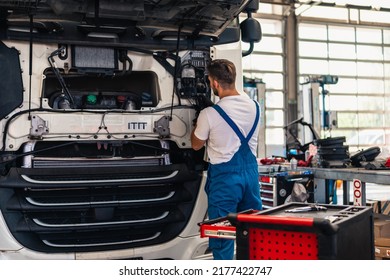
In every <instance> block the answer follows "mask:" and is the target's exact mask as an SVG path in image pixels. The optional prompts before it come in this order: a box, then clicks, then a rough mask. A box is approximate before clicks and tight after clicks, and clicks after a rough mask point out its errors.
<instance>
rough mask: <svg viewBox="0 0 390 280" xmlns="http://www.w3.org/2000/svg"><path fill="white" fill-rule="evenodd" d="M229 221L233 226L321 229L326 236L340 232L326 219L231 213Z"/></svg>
mask: <svg viewBox="0 0 390 280" xmlns="http://www.w3.org/2000/svg"><path fill="white" fill-rule="evenodd" d="M228 220H229V221H230V222H231V223H232V224H237V222H244V223H257V224H273V225H285V226H302V227H313V228H318V229H320V230H321V231H322V232H323V233H325V234H328V235H330V234H334V233H336V232H337V231H338V230H339V227H338V226H337V225H334V224H331V223H330V222H329V221H328V220H326V219H321V218H309V217H286V216H270V215H248V214H237V213H230V214H229V215H228Z"/></svg>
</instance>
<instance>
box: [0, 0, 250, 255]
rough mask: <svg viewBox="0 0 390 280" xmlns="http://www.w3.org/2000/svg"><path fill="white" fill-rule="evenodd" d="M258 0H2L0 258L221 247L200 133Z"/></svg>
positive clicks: (203, 250)
mask: <svg viewBox="0 0 390 280" xmlns="http://www.w3.org/2000/svg"><path fill="white" fill-rule="evenodd" d="M248 2H250V1H246V0H229V1H209V0H200V1H171V0H164V1H140V0H137V1H108V0H100V1H79V0H77V1H76V0H73V1H64V0H61V1H59V0H46V1H27V2H19V1H0V61H1V63H0V73H1V75H0V127H1V131H2V135H1V140H0V236H2V238H1V240H0V252H1V253H0V259H203V258H208V257H210V256H211V255H210V252H209V251H208V241H207V240H206V239H200V238H199V228H198V225H197V224H198V223H199V222H201V221H203V220H204V219H205V218H206V216H207V199H206V196H205V193H204V190H203V186H204V183H205V175H206V172H205V171H206V170H207V161H206V160H205V159H206V155H205V151H204V149H202V150H200V151H194V150H192V149H191V142H190V134H191V131H192V129H193V124H194V120H195V119H196V117H197V114H198V113H199V111H200V110H202V109H203V108H204V107H205V106H206V105H205V104H206V102H205V100H207V99H210V98H211V99H212V92H211V90H210V87H209V84H208V78H207V77H208V73H207V69H206V66H207V64H208V63H209V62H210V60H212V59H215V58H228V59H230V60H232V61H234V62H235V63H236V65H237V70H238V73H240V71H241V69H242V67H241V55H242V51H241V47H240V46H241V44H240V40H241V31H240V25H239V22H238V15H239V14H240V13H241V12H243V11H244V9H245V7H246V6H247V5H248ZM238 77H240V75H238ZM237 86H238V88H239V89H240V88H242V82H241V81H238V85H237Z"/></svg>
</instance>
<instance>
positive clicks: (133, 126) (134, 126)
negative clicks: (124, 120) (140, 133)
mask: <svg viewBox="0 0 390 280" xmlns="http://www.w3.org/2000/svg"><path fill="white" fill-rule="evenodd" d="M147 125H148V123H147V122H129V123H128V124H127V128H128V129H130V130H146V126H147Z"/></svg>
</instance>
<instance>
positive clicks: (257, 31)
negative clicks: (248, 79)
mask: <svg viewBox="0 0 390 280" xmlns="http://www.w3.org/2000/svg"><path fill="white" fill-rule="evenodd" d="M258 9H259V1H257V0H252V1H251V2H249V4H248V5H247V6H246V8H245V11H246V12H247V15H248V18H247V19H245V20H244V21H243V22H242V23H241V24H240V29H241V40H242V41H243V42H245V43H249V44H250V47H249V50H247V51H245V52H243V53H242V56H247V55H249V54H251V53H252V51H253V47H254V43H258V42H260V40H261V37H262V32H261V26H260V23H259V22H258V21H257V20H255V19H254V18H252V13H253V12H256V11H257V10H258Z"/></svg>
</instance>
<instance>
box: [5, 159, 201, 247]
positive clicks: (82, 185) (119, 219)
mask: <svg viewBox="0 0 390 280" xmlns="http://www.w3.org/2000/svg"><path fill="white" fill-rule="evenodd" d="M80 178H83V179H84V180H80ZM85 178H87V180H85ZM3 182H4V184H3V183H2V184H1V187H0V205H1V211H2V214H3V216H4V218H5V220H6V222H7V225H8V227H9V229H10V231H11V233H12V234H13V235H14V237H15V238H16V239H17V240H18V241H19V242H20V243H21V244H23V245H24V246H25V247H27V248H30V249H32V250H36V251H41V252H52V253H53V252H58V253H61V252H91V251H103V250H115V249H126V248H134V247H141V246H150V245H156V244H161V243H164V242H167V241H169V240H172V239H173V238H175V237H177V236H179V235H180V232H181V231H182V230H183V229H184V227H185V225H186V224H187V222H188V220H189V218H190V215H191V213H192V209H193V207H194V204H195V201H196V197H197V194H198V190H199V185H200V176H199V175H198V174H195V173H194V172H190V171H189V170H188V169H187V166H186V165H185V164H171V165H169V166H149V167H143V166H127V167H126V166H119V167H111V168H107V167H104V168H102V167H89V168H85V167H84V168H64V167H62V168H49V167H47V168H46V167H45V168H39V169H37V168H35V169H32V168H13V169H11V171H10V173H9V174H8V176H7V177H6V178H5V179H4V181H3Z"/></svg>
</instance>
